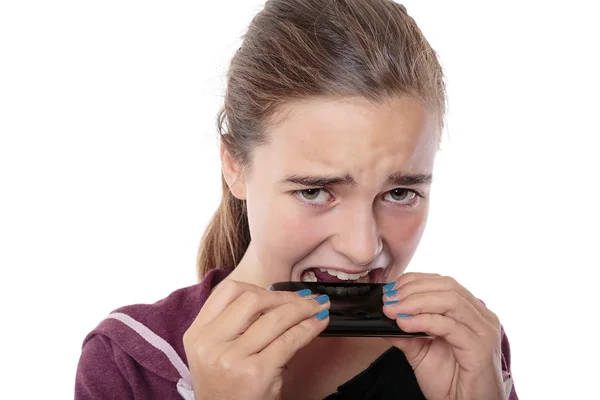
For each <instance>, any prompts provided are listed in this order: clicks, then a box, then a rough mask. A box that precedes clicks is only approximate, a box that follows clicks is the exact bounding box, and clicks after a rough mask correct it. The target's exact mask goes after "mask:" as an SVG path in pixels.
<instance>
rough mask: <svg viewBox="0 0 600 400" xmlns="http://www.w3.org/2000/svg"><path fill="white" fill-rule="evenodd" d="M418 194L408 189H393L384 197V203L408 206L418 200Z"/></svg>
mask: <svg viewBox="0 0 600 400" xmlns="http://www.w3.org/2000/svg"><path fill="white" fill-rule="evenodd" d="M418 197H420V196H419V194H418V193H417V192H415V191H414V190H410V189H393V190H390V191H389V192H387V193H386V194H385V196H384V199H385V200H386V201H389V202H391V203H396V204H399V205H408V206H410V205H411V203H413V202H415V201H417V200H418Z"/></svg>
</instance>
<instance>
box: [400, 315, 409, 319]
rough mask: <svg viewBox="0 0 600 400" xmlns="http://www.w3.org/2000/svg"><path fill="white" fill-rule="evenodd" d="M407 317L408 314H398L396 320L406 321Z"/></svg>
mask: <svg viewBox="0 0 600 400" xmlns="http://www.w3.org/2000/svg"><path fill="white" fill-rule="evenodd" d="M408 317H410V315H408V314H398V318H402V319H406V318H408Z"/></svg>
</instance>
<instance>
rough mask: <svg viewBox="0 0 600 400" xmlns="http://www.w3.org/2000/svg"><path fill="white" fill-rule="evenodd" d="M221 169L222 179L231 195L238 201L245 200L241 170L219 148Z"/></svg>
mask: <svg viewBox="0 0 600 400" xmlns="http://www.w3.org/2000/svg"><path fill="white" fill-rule="evenodd" d="M221 168H222V170H223V178H225V182H227V186H229V190H230V191H231V194H233V195H234V196H235V197H236V198H238V199H240V200H246V182H245V181H244V174H243V168H242V166H241V165H240V163H239V162H238V161H237V160H236V159H234V158H233V157H232V156H231V154H230V153H229V152H228V151H227V150H225V147H224V146H221Z"/></svg>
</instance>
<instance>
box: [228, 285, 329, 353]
mask: <svg viewBox="0 0 600 400" xmlns="http://www.w3.org/2000/svg"><path fill="white" fill-rule="evenodd" d="M329 306H330V303H329V297H328V296H327V295H322V296H319V297H318V298H312V299H306V298H298V299H297V300H295V301H292V302H290V303H286V304H283V305H281V306H279V307H276V308H273V309H271V310H270V311H268V312H266V313H264V314H262V315H261V316H260V317H259V318H258V319H257V320H256V321H255V322H254V323H253V324H252V325H250V327H249V328H248V329H246V331H245V332H244V334H243V335H242V336H240V338H239V339H237V340H236V341H235V344H234V345H233V346H232V351H235V352H239V353H240V354H245V355H250V354H255V353H258V352H260V351H262V350H264V349H265V348H266V347H267V346H268V345H269V344H271V343H272V342H273V341H274V340H275V339H277V338H278V337H279V336H281V335H283V334H284V333H285V332H286V331H287V330H289V329H290V328H292V327H294V326H295V325H298V324H299V323H301V322H302V321H304V320H305V319H308V318H310V317H314V316H315V315H317V314H318V313H319V312H321V311H323V310H326V309H328V308H329Z"/></svg>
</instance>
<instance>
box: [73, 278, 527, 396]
mask: <svg viewBox="0 0 600 400" xmlns="http://www.w3.org/2000/svg"><path fill="white" fill-rule="evenodd" d="M230 272H231V270H223V269H214V270H212V271H210V272H209V273H208V274H207V275H206V277H205V278H204V279H203V280H202V282H200V283H198V284H196V285H193V286H189V287H185V288H182V289H179V290H176V291H175V292H173V293H171V294H170V295H169V296H167V297H166V298H164V299H162V300H160V301H158V302H156V303H154V304H135V305H129V306H125V307H121V308H118V309H117V310H115V311H113V312H112V313H111V314H110V315H109V316H108V317H107V318H105V319H104V320H103V321H101V322H100V324H99V325H98V326H97V327H96V328H95V329H94V330H92V331H91V332H90V333H89V334H88V335H87V336H86V338H85V340H84V341H83V348H82V354H81V358H80V360H79V365H78V367H77V375H76V377H75V400H86V399H116V398H118V399H179V400H180V399H182V398H183V399H185V400H194V393H193V391H192V384H191V383H192V381H191V378H190V371H189V368H188V365H187V358H186V356H185V351H184V348H183V334H184V333H185V331H186V330H187V329H188V328H189V326H190V325H191V324H192V322H193V321H194V319H195V318H196V316H197V315H198V313H199V312H200V308H201V307H202V305H203V304H204V303H205V302H206V300H207V299H208V296H209V294H210V291H211V289H212V288H213V287H214V286H215V285H217V284H218V283H219V282H221V281H222V280H223V279H224V278H225V277H226V276H227V275H228V274H229V273H230ZM502 355H503V367H504V368H503V369H504V379H505V389H506V392H507V393H510V395H509V397H508V399H509V400H518V398H517V394H516V392H515V390H514V387H513V385H512V377H511V375H510V347H509V344H508V339H507V338H506V335H504V331H502ZM402 363H403V364H402ZM401 365H404V369H401V368H400V366H401ZM408 367H409V365H408V362H407V361H406V359H405V357H404V355H403V354H402V352H400V351H398V350H397V349H395V348H392V349H391V351H388V352H386V353H384V355H382V356H381V357H380V358H379V359H378V360H377V361H375V362H374V363H373V364H372V365H371V366H370V367H369V368H367V370H365V371H364V372H363V373H361V374H359V375H358V376H356V377H355V378H353V379H352V380H351V381H349V382H347V383H345V384H344V385H342V386H340V387H339V388H338V392H336V393H334V394H332V395H330V396H329V397H328V399H350V398H352V399H353V398H360V399H367V398H372V399H384V398H387V396H386V395H385V393H388V392H389V393H394V394H395V395H394V397H395V396H396V395H397V394H398V393H399V392H400V393H405V394H407V395H409V396H411V397H406V396H405V397H403V398H410V399H413V398H415V399H423V398H424V397H423V395H422V393H421V391H420V389H419V388H418V383H417V381H416V379H415V377H414V374H413V371H412V369H411V368H408ZM394 368H396V369H397V370H398V372H395V371H394ZM390 370H391V372H390ZM401 372H402V373H401ZM402 374H404V375H402ZM386 375H389V377H390V378H389V379H388V380H386V378H385V376H386ZM391 386H398V388H399V389H400V390H398V388H395V387H394V388H392V387H391ZM411 387H412V389H410V388H411ZM387 388H389V389H390V390H387ZM392 389H393V390H392ZM409 393H410V394H409Z"/></svg>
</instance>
